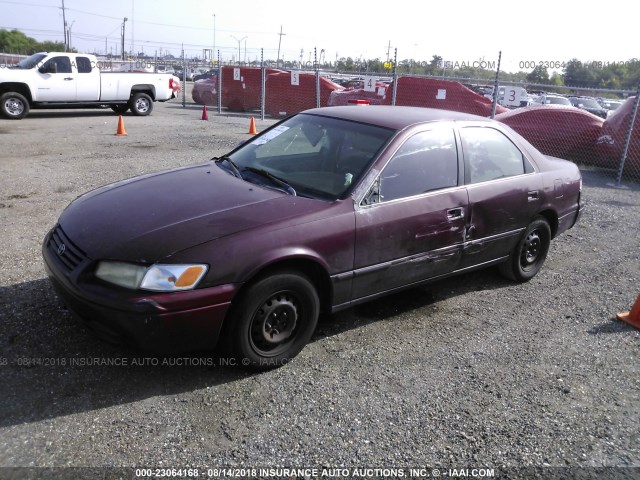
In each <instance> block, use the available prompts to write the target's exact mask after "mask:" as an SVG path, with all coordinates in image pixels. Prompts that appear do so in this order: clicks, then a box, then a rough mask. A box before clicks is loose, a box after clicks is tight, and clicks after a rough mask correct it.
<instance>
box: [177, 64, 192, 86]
mask: <svg viewBox="0 0 640 480" xmlns="http://www.w3.org/2000/svg"><path fill="white" fill-rule="evenodd" d="M174 75H175V76H176V77H178V78H179V79H180V80H181V81H182V80H183V79H184V80H186V81H188V82H191V81H192V80H193V75H194V73H193V70H192V69H190V68H187V71H186V76H185V75H184V69H183V68H182V67H176V68H175V69H174Z"/></svg>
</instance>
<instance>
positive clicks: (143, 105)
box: [129, 93, 153, 116]
mask: <svg viewBox="0 0 640 480" xmlns="http://www.w3.org/2000/svg"><path fill="white" fill-rule="evenodd" d="M129 107H130V108H131V113H133V114H134V115H137V116H145V115H149V114H150V113H151V112H152V111H153V100H152V99H151V97H150V96H149V95H147V94H146V93H136V94H135V95H134V96H133V97H131V100H129Z"/></svg>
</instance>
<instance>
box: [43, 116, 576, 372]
mask: <svg viewBox="0 0 640 480" xmlns="http://www.w3.org/2000/svg"><path fill="white" fill-rule="evenodd" d="M581 187H582V182H581V176H580V172H579V170H578V169H577V167H576V166H575V165H574V164H573V163H570V162H567V161H564V160H559V159H556V158H551V157H545V156H544V155H542V154H541V153H540V152H538V151H537V150H536V149H535V148H534V147H532V146H531V145H530V144H529V143H528V142H527V141H526V140H524V139H523V138H522V137H520V136H519V135H518V134H517V133H515V132H514V131H512V130H511V129H510V128H509V127H507V126H505V125H503V124H501V123H499V122H495V121H492V120H488V119H485V118H481V117H476V116H473V115H468V114H462V113H456V112H451V111H441V110H432V109H424V108H415V107H391V106H363V107H357V106H348V107H327V108H319V109H313V110H307V111H305V112H303V113H300V114H297V115H294V116H292V117H289V118H287V119H285V120H283V121H281V122H279V123H277V124H275V125H274V126H273V127H271V128H270V129H268V130H265V131H264V132H263V133H262V134H260V135H258V136H255V137H252V138H251V139H250V140H248V141H247V142H246V143H244V144H242V145H241V146H239V147H238V148H236V149H235V150H233V151H231V152H230V153H229V154H228V155H226V156H224V157H220V158H216V159H212V160H211V161H209V162H207V163H204V164H202V165H196V166H189V167H185V168H178V169H174V170H169V171H163V172H159V173H155V174H151V175H146V176H143V177H137V178H133V179H130V180H126V181H122V182H119V183H116V184H114V185H109V186H105V187H102V188H99V189H97V190H95V191H92V192H90V193H87V194H85V195H83V196H81V197H79V198H78V199H76V200H75V201H74V202H72V203H71V204H70V205H69V206H68V207H67V208H66V209H65V210H64V212H63V213H62V215H61V216H60V219H59V222H58V224H57V225H55V227H54V228H53V229H52V230H51V231H50V232H49V233H48V235H47V236H46V238H45V240H44V244H43V255H44V260H45V264H46V267H47V270H48V272H49V275H50V277H51V280H52V281H53V284H54V285H55V287H56V289H57V291H58V292H59V293H60V295H61V297H62V298H63V299H64V301H65V302H66V303H67V304H68V305H69V307H70V308H71V310H72V311H74V312H75V313H77V314H78V317H80V318H81V319H82V320H83V322H84V323H85V324H86V325H87V326H88V327H89V328H91V329H92V330H93V331H94V332H96V333H97V334H99V335H100V336H102V337H105V338H107V339H109V340H111V341H118V342H120V341H126V340H133V341H134V342H135V343H137V344H138V345H139V346H141V347H143V348H147V349H152V350H165V351H166V350H167V349H170V350H173V351H185V350H190V349H202V348H207V349H213V348H214V347H215V346H216V344H217V343H220V342H218V339H219V338H224V344H225V345H228V346H231V347H232V349H233V352H234V355H236V356H237V357H238V358H240V359H242V363H243V364H245V365H246V364H251V365H253V366H256V367H263V368H266V367H273V366H278V365H281V364H283V363H285V362H286V361H288V360H290V359H291V358H293V357H294V356H295V355H296V354H297V353H298V352H300V350H301V349H302V348H303V347H304V346H305V344H306V343H307V342H308V341H309V339H310V338H311V336H312V334H313V331H314V329H315V327H316V323H317V320H318V315H319V314H320V312H322V311H324V312H336V311H338V310H341V309H344V308H348V307H351V306H353V305H356V304H358V303H361V302H365V301H367V300H371V299H373V298H376V297H379V296H381V295H386V294H389V293H392V292H396V291H398V290H400V289H403V288H407V287H412V286H416V285H419V284H421V283H424V282H427V281H433V280H435V279H440V278H443V277H446V276H449V275H454V274H458V273H462V272H468V271H470V270H473V269H477V268H483V267H488V266H491V265H499V266H500V269H501V271H502V272H503V273H504V274H505V275H506V276H508V277H510V278H512V279H513V280H515V281H519V282H522V281H527V280H529V279H530V278H532V277H533V276H534V275H535V274H536V273H537V272H538V271H539V270H540V268H541V267H542V264H543V263H544V261H545V258H546V255H547V251H548V249H549V243H550V241H551V239H552V238H554V237H555V236H557V235H559V234H561V233H562V232H564V231H565V230H567V229H569V228H571V227H572V226H573V225H574V224H575V223H576V221H577V220H578V218H579V216H580V212H581V209H582V206H581V200H580V194H581Z"/></svg>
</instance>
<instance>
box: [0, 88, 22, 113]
mask: <svg viewBox="0 0 640 480" xmlns="http://www.w3.org/2000/svg"><path fill="white" fill-rule="evenodd" d="M0 110H1V111H2V115H4V116H5V117H6V118H9V119H11V120H20V119H21V118H24V117H25V116H26V115H27V113H29V102H28V101H27V99H26V98H24V96H22V95H20V94H19V93H16V92H7V93H5V94H4V95H2V97H0Z"/></svg>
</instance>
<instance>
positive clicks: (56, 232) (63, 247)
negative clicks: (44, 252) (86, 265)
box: [47, 225, 86, 273]
mask: <svg viewBox="0 0 640 480" xmlns="http://www.w3.org/2000/svg"><path fill="white" fill-rule="evenodd" d="M47 248H48V249H49V251H50V252H51V255H52V256H53V257H54V258H57V259H58V261H59V262H60V265H61V266H62V267H63V268H64V269H65V270H66V272H67V273H70V272H72V271H73V270H74V269H75V268H76V267H77V266H78V265H80V263H82V261H83V260H84V259H85V257H86V254H85V253H84V252H83V251H82V250H80V249H79V248H78V247H76V246H75V245H74V244H73V243H72V242H71V240H69V238H68V237H67V236H66V235H65V233H64V232H63V231H62V228H61V227H60V225H56V227H55V228H54V229H53V231H52V232H51V237H50V238H49V244H48V246H47Z"/></svg>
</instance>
